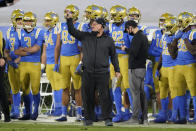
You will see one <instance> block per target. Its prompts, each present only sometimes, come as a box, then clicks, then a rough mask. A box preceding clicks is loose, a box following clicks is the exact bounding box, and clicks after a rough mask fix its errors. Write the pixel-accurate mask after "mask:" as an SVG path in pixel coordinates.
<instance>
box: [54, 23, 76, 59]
mask: <svg viewBox="0 0 196 131" xmlns="http://www.w3.org/2000/svg"><path fill="white" fill-rule="evenodd" d="M79 25H80V23H79V22H76V23H75V24H74V27H75V28H76V29H78V28H79ZM56 28H57V29H58V34H60V35H61V42H62V45H61V56H74V55H78V54H80V51H79V49H78V42H79V41H78V40H77V39H75V38H74V37H73V36H72V35H71V34H69V33H68V27H67V23H66V22H63V23H59V24H58V25H57V27H56Z"/></svg>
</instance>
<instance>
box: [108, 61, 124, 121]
mask: <svg viewBox="0 0 196 131" xmlns="http://www.w3.org/2000/svg"><path fill="white" fill-rule="evenodd" d="M110 77H111V79H112V83H114V84H112V85H113V86H115V87H112V88H113V96H114V102H115V107H116V115H115V116H114V117H113V119H112V121H113V122H120V121H122V110H121V108H122V93H121V87H120V86H121V84H120V83H121V79H122V78H120V79H119V80H118V81H117V82H116V81H115V79H114V78H115V71H114V67H113V65H112V64H110Z"/></svg>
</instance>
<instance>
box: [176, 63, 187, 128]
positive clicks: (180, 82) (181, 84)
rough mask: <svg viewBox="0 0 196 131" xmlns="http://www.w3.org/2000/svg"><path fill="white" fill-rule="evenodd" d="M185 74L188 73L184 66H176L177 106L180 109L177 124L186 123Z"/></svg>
mask: <svg viewBox="0 0 196 131" xmlns="http://www.w3.org/2000/svg"><path fill="white" fill-rule="evenodd" d="M184 72H186V70H185V68H184V66H181V65H177V66H175V73H174V82H175V84H176V88H177V102H178V104H177V105H178V109H179V120H177V121H176V122H175V123H176V124H185V123H186V81H185V77H184Z"/></svg>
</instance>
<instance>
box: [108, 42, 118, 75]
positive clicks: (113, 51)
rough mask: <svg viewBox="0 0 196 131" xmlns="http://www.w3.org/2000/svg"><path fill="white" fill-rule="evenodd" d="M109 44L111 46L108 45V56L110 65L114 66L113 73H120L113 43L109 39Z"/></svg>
mask: <svg viewBox="0 0 196 131" xmlns="http://www.w3.org/2000/svg"><path fill="white" fill-rule="evenodd" d="M110 44H111V45H110V50H109V54H110V57H111V62H112V65H113V66H114V70H115V72H120V68H119V62H118V57H117V54H116V48H115V45H114V41H113V40H112V39H111V42H110Z"/></svg>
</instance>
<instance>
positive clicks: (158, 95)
mask: <svg viewBox="0 0 196 131" xmlns="http://www.w3.org/2000/svg"><path fill="white" fill-rule="evenodd" d="M157 67H158V62H155V63H154V66H153V81H154V87H155V93H156V99H157V104H158V108H159V112H161V103H160V90H159V79H158V78H156V77H155V73H156V71H157ZM158 115H159V113H158V114H155V115H153V116H154V117H157V116H158Z"/></svg>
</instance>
